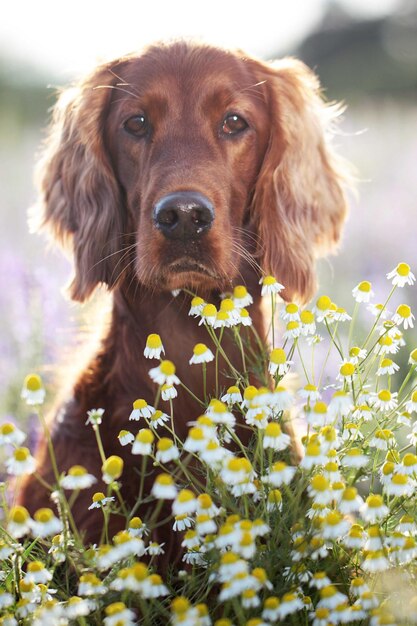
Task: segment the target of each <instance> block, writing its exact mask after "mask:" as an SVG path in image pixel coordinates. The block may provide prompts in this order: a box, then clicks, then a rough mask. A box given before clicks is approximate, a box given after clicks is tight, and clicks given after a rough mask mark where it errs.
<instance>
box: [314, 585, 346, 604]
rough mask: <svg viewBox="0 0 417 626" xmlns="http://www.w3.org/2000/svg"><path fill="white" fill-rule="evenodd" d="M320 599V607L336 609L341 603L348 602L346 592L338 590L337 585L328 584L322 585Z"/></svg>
mask: <svg viewBox="0 0 417 626" xmlns="http://www.w3.org/2000/svg"><path fill="white" fill-rule="evenodd" d="M319 594H320V600H319V602H318V604H317V606H318V607H319V608H321V607H325V608H327V609H334V608H336V607H337V606H338V605H339V604H345V602H347V600H348V599H347V597H346V596H345V594H344V593H341V592H340V591H338V590H337V588H336V587H335V585H327V587H322V589H320V591H319Z"/></svg>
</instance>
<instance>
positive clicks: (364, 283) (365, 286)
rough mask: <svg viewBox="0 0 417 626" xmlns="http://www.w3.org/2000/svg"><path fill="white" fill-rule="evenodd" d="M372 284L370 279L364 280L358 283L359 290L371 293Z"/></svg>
mask: <svg viewBox="0 0 417 626" xmlns="http://www.w3.org/2000/svg"><path fill="white" fill-rule="evenodd" d="M371 288H372V285H371V283H370V282H369V280H363V281H362V282H361V283H359V285H358V290H359V291H363V292H364V293H369V292H370V291H371Z"/></svg>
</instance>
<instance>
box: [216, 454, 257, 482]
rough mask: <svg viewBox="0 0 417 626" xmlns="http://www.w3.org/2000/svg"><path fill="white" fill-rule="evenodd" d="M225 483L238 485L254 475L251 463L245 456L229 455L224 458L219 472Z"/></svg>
mask: <svg viewBox="0 0 417 626" xmlns="http://www.w3.org/2000/svg"><path fill="white" fill-rule="evenodd" d="M220 476H221V479H222V480H223V482H224V483H225V484H226V485H232V486H233V485H238V484H240V483H243V482H244V481H246V480H248V479H249V480H251V479H252V478H253V476H254V471H253V468H252V464H251V463H250V461H248V459H246V458H245V457H240V458H238V457H231V458H228V459H226V460H225V462H224V464H223V468H222V470H221V472H220Z"/></svg>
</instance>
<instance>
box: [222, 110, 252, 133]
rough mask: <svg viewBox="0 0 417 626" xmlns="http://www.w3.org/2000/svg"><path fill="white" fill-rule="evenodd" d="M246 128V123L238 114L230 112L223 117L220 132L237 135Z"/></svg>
mask: <svg viewBox="0 0 417 626" xmlns="http://www.w3.org/2000/svg"><path fill="white" fill-rule="evenodd" d="M247 128H248V123H247V122H246V120H244V119H243V117H240V115H236V113H232V114H230V115H228V116H227V117H225V118H224V120H223V123H222V133H223V134H224V135H237V134H238V133H241V132H242V131H244V130H246V129H247Z"/></svg>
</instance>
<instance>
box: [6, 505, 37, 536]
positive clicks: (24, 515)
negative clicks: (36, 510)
mask: <svg viewBox="0 0 417 626" xmlns="http://www.w3.org/2000/svg"><path fill="white" fill-rule="evenodd" d="M31 526H32V521H31V519H30V515H29V512H28V510H27V509H26V508H25V507H24V506H20V505H17V506H13V507H12V508H11V509H10V511H9V515H8V518H7V527H6V528H7V532H8V533H9V535H11V536H12V537H14V538H15V539H20V538H21V537H23V536H24V535H26V534H27V533H28V532H29V531H30V529H31Z"/></svg>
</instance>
